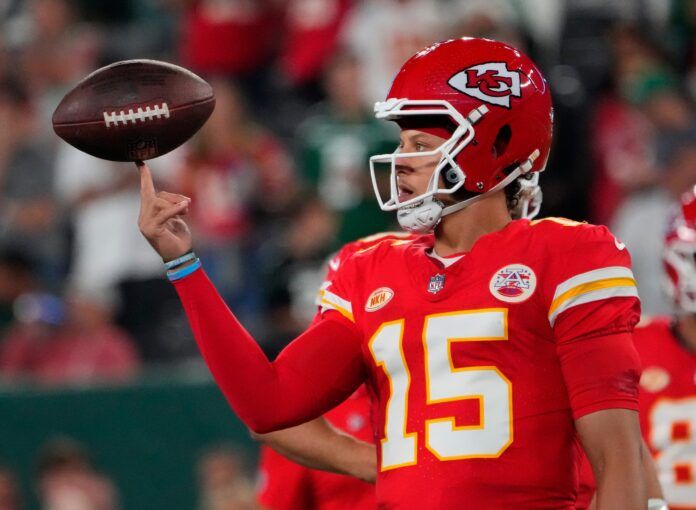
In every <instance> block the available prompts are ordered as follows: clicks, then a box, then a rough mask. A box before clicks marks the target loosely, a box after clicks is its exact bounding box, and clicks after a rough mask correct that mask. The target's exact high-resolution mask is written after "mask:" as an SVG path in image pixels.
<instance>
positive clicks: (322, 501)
mask: <svg viewBox="0 0 696 510" xmlns="http://www.w3.org/2000/svg"><path fill="white" fill-rule="evenodd" d="M369 413H370V408H369V400H368V396H367V392H366V391H365V389H364V387H361V389H359V390H358V391H356V392H355V394H353V396H351V397H350V398H349V399H348V400H346V401H345V402H344V403H343V404H341V405H340V406H338V407H337V408H335V409H334V410H332V411H330V412H328V413H327V414H326V415H325V417H326V419H327V420H328V421H329V422H330V423H331V424H332V425H333V426H335V427H336V428H338V429H340V430H342V431H344V432H347V433H348V434H350V435H352V436H354V437H357V438H358V439H361V440H363V441H369V442H372V441H373V434H372V427H371V426H370V418H369ZM259 470H260V475H261V476H260V487H259V495H258V500H259V503H261V504H262V505H263V506H264V508H268V509H269V510H373V509H374V508H375V487H374V485H371V484H369V483H366V482H363V481H361V480H358V479H356V478H352V477H350V476H342V475H336V474H333V473H327V472H324V471H317V470H314V469H308V468H305V467H303V466H300V465H299V464H295V463H294V462H292V461H290V460H288V459H286V458H285V457H283V456H282V455H280V454H278V453H276V452H274V451H273V450H271V449H270V448H268V447H264V448H263V449H262V453H261V465H260V468H259Z"/></svg>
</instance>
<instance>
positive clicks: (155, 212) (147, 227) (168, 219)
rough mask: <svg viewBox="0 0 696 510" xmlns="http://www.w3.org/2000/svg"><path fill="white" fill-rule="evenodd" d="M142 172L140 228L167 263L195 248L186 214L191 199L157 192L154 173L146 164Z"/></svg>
mask: <svg viewBox="0 0 696 510" xmlns="http://www.w3.org/2000/svg"><path fill="white" fill-rule="evenodd" d="M136 166H137V167H138V170H139V171H140V217H139V218H138V227H140V231H141V232H142V233H143V235H144V236H145V239H147V240H148V242H149V243H150V244H151V245H152V247H153V248H154V249H155V251H156V252H157V253H159V254H160V256H161V257H162V260H164V261H165V262H167V261H169V260H173V259H175V258H177V257H179V256H181V255H183V254H184V253H186V252H188V251H190V250H191V231H190V230H189V228H188V225H187V224H186V222H185V221H184V219H183V217H184V216H186V214H187V213H188V206H189V204H190V203H191V199H190V198H188V197H185V196H184V195H179V194H176V193H168V192H166V191H160V192H159V193H157V192H156V191H155V185H154V183H153V182H152V174H151V173H150V169H149V168H148V166H147V165H146V164H145V163H142V162H138V163H136Z"/></svg>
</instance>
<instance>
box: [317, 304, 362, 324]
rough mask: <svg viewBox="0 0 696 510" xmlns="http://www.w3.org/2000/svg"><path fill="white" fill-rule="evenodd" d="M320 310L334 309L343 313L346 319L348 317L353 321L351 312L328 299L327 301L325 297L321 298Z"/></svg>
mask: <svg viewBox="0 0 696 510" xmlns="http://www.w3.org/2000/svg"><path fill="white" fill-rule="evenodd" d="M321 305H322V306H321V311H322V313H323V312H324V311H326V310H336V311H337V312H339V313H340V314H341V315H343V316H344V317H345V318H346V319H348V320H349V321H351V322H355V318H354V317H353V314H352V312H350V311H348V310H346V309H345V308H343V307H342V306H340V305H337V304H335V303H332V302H330V301H327V300H326V299H322V300H321Z"/></svg>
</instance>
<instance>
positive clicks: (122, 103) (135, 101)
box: [53, 60, 215, 161]
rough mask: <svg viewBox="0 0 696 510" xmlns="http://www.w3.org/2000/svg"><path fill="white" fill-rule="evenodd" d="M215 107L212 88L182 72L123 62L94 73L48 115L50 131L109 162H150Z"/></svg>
mask: <svg viewBox="0 0 696 510" xmlns="http://www.w3.org/2000/svg"><path fill="white" fill-rule="evenodd" d="M213 108H215V96H214V94H213V89H212V87H211V86H210V85H209V84H208V83H207V82H206V81H205V80H203V79H202V78H200V77H198V76H196V75H195V74H193V73H192V72H191V71H189V70H187V69H184V68H183V67H179V66H176V65H174V64H169V63H166V62H159V61H157V60H125V61H123V62H116V63H115V64H111V65H109V66H106V67H102V68H101V69H98V70H96V71H94V72H93V73H92V74H90V75H89V76H87V77H86V78H84V79H83V80H82V81H81V82H80V83H78V84H77V85H76V86H75V88H74V89H72V90H71V91H70V92H68V93H67V95H66V96H65V97H64V98H63V100H62V101H61V102H60V104H59V105H58V107H57V108H56V111H55V112H53V130H54V131H55V132H56V134H57V135H58V136H60V137H61V138H62V139H63V140H65V141H66V142H68V143H69V144H70V145H72V146H74V147H76V148H78V149H80V150H81V151H84V152H86V153H87V154H91V155H92V156H96V157H98V158H102V159H109V160H112V161H137V160H145V159H152V158H156V157H157V156H161V155H162V154H166V153H167V152H169V151H171V150H173V149H176V148H177V147H178V146H179V145H181V144H182V143H184V142H185V141H186V140H188V139H189V138H190V137H191V136H192V135H193V134H194V133H195V132H196V131H198V130H199V129H200V128H201V126H202V125H203V124H205V121H206V120H208V117H210V114H211V113H212V112H213Z"/></svg>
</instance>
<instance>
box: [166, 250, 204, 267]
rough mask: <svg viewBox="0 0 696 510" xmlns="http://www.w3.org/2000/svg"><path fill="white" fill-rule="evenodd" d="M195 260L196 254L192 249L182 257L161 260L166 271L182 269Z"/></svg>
mask: <svg viewBox="0 0 696 510" xmlns="http://www.w3.org/2000/svg"><path fill="white" fill-rule="evenodd" d="M197 258H198V257H197V256H196V253H195V252H194V251H193V250H192V249H189V250H188V251H187V252H186V253H184V254H183V255H179V256H177V257H166V258H164V257H163V258H162V260H163V262H164V267H165V268H166V269H167V271H174V270H176V269H179V268H180V267H184V266H185V265H186V264H190V263H192V261H193V260H195V259H197Z"/></svg>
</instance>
